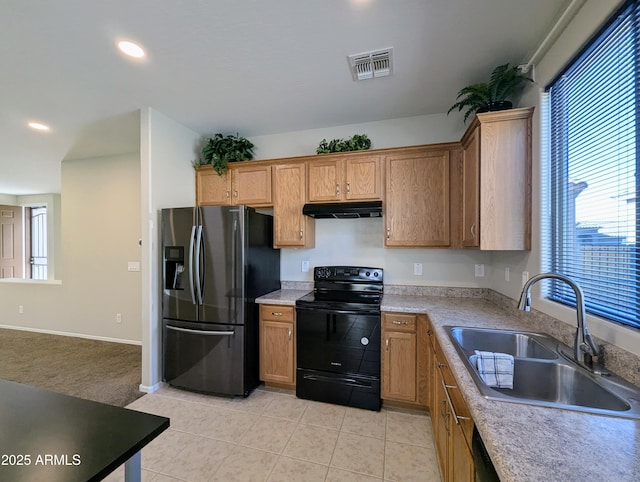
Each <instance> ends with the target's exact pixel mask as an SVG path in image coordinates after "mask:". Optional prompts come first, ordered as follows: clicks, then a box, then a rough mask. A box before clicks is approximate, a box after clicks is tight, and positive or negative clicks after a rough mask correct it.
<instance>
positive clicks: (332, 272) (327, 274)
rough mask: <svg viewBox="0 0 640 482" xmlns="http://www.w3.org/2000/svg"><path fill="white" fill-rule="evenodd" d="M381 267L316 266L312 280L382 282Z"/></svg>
mask: <svg viewBox="0 0 640 482" xmlns="http://www.w3.org/2000/svg"><path fill="white" fill-rule="evenodd" d="M382 273H383V270H382V268H366V267H361V266H317V267H315V268H314V269H313V279H314V281H368V282H379V283H382Z"/></svg>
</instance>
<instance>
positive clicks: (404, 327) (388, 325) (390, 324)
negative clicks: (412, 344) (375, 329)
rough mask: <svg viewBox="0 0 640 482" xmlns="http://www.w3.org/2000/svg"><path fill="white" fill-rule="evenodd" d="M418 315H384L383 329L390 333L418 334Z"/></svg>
mask: <svg viewBox="0 0 640 482" xmlns="http://www.w3.org/2000/svg"><path fill="white" fill-rule="evenodd" d="M416 318H417V317H416V315H408V314H404V313H402V314H401V313H383V314H382V329H383V330H389V331H406V332H409V333H415V332H416Z"/></svg>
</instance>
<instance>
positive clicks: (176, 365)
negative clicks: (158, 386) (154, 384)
mask: <svg viewBox="0 0 640 482" xmlns="http://www.w3.org/2000/svg"><path fill="white" fill-rule="evenodd" d="M163 335H164V336H163V340H164V343H163V344H164V347H163V348H164V364H163V365H164V366H163V380H164V381H165V382H167V383H169V384H170V385H172V386H175V387H178V388H184V389H186V390H192V391H196V392H205V393H216V394H223V395H240V396H247V395H248V394H249V392H250V391H251V390H252V389H253V388H254V387H255V385H254V386H251V385H250V384H249V383H248V382H250V380H247V377H246V376H245V369H246V367H245V361H244V360H245V327H244V325H220V324H213V323H187V322H178V321H174V320H163Z"/></svg>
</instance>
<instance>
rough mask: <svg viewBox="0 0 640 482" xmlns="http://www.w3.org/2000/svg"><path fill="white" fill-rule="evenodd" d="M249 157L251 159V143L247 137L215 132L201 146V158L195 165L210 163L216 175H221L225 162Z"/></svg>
mask: <svg viewBox="0 0 640 482" xmlns="http://www.w3.org/2000/svg"><path fill="white" fill-rule="evenodd" d="M251 159H253V144H252V143H251V142H250V141H249V140H248V139H246V138H244V137H240V136H239V135H238V134H236V135H235V136H233V135H228V136H225V135H223V134H221V133H217V134H214V136H213V137H210V138H209V139H207V140H206V143H205V145H204V147H203V148H202V158H201V159H200V161H199V162H198V163H197V165H199V166H203V165H206V164H211V166H213V169H214V171H216V172H217V173H218V176H222V173H223V172H224V171H225V170H226V169H227V163H229V162H235V161H248V160H251Z"/></svg>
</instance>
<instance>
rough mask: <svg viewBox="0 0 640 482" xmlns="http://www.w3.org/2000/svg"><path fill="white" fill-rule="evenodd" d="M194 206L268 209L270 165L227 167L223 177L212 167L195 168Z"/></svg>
mask: <svg viewBox="0 0 640 482" xmlns="http://www.w3.org/2000/svg"><path fill="white" fill-rule="evenodd" d="M196 203H197V204H198V205H199V206H206V205H224V204H246V205H248V206H271V205H272V200H271V165H264V164H262V165H255V164H249V165H247V164H244V165H230V167H229V169H227V171H225V172H224V173H223V174H222V176H219V175H218V173H216V172H215V171H214V170H213V168H212V167H211V166H201V167H198V168H196Z"/></svg>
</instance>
